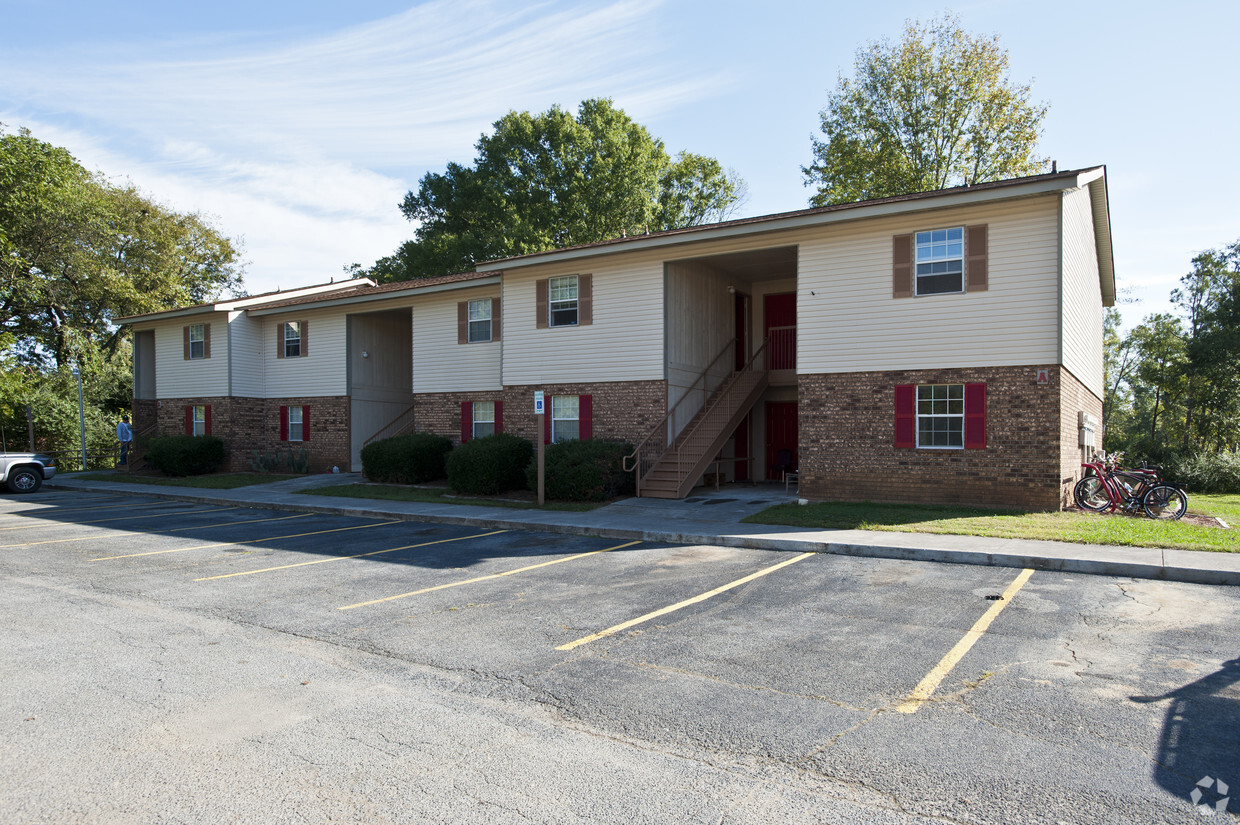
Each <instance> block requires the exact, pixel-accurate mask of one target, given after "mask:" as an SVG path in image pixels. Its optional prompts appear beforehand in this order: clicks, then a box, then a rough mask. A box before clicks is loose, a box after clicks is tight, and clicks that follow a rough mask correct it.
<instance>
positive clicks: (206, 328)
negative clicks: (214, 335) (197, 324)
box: [202, 324, 211, 358]
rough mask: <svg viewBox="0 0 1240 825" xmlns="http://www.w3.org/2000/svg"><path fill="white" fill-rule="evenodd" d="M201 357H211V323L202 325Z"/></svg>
mask: <svg viewBox="0 0 1240 825" xmlns="http://www.w3.org/2000/svg"><path fill="white" fill-rule="evenodd" d="M202 357H203V358H210V357H211V325H210V324H203V325H202Z"/></svg>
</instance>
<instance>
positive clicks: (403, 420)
mask: <svg viewBox="0 0 1240 825" xmlns="http://www.w3.org/2000/svg"><path fill="white" fill-rule="evenodd" d="M415 406H417V405H416V404H410V405H409V408H408V409H406V410H405V411H404V412H402V413H401V414H400V415H398V416H396V417H395V418H393V419H392V420H391V421H389V422H388V423H386V424H384V425H383V426H382V427H380V428H379V429H378V430H377V431H376V432H375V434H374V435H372V436H371V437H370V438H368V439H366V440H365V441H363V442H362V446H363V447H365V446H366V445H367V444H369V443H370V442H372V441H378V440H379V439H380V438H387V437H389V436H393V435H400V434H401V433H403V432H405V431H406V430H408V429H409V428H410V427H412V426H413V408H414V407H415Z"/></svg>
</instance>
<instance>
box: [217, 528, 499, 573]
mask: <svg viewBox="0 0 1240 825" xmlns="http://www.w3.org/2000/svg"><path fill="white" fill-rule="evenodd" d="M507 532H508V531H507V530H492V531H491V532H490V533H479V534H477V535H476V536H458V537H457V538H454V539H439V540H438V541H424V542H422V543H421V544H406V545H405V546H404V547H393V548H391V549H389V550H372V551H371V552H369V553H357V554H355V555H352V556H332V557H331V558H327V559H315V560H314V561H299V562H297V563H295V564H282V565H280V566H279V567H264V568H263V569H261V570H243V571H242V572H240V573H224V574H222V575H219V576H204V577H203V578H201V579H194V581H196V582H209V581H215V580H216V579H231V578H234V577H236V576H253V575H254V574H255V573H270V572H272V571H273V570H288V569H289V568H291V567H306V566H308V565H311V564H327V563H328V562H329V561H344V560H346V559H364V558H366V557H367V556H382V555H383V554H384V553H395V552H396V551H397V550H412V549H413V548H415V547H429V546H430V545H432V544H447V543H448V542H452V541H464V540H465V539H480V538H482V537H484V536H497V535H499V534H500V533H507Z"/></svg>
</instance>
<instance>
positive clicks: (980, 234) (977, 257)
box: [964, 223, 990, 292]
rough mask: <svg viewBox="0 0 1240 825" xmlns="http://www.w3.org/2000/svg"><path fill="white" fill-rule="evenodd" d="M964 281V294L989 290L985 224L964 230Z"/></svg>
mask: <svg viewBox="0 0 1240 825" xmlns="http://www.w3.org/2000/svg"><path fill="white" fill-rule="evenodd" d="M964 254H965V262H964V280H965V284H966V286H965V291H966V292H985V291H986V290H987V289H989V288H990V274H989V271H988V268H987V256H988V246H987V239H986V224H984V223H982V224H978V225H977V226H967V227H965V230H964Z"/></svg>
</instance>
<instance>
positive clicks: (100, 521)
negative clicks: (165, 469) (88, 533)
mask: <svg viewBox="0 0 1240 825" xmlns="http://www.w3.org/2000/svg"><path fill="white" fill-rule="evenodd" d="M236 509H237V508H236V507H222V508H219V509H216V510H192V511H188V512H186V511H182V510H178V511H174V512H170V513H148V514H147V515H145V516H112V517H111V518H97V519H93V520H91V521H43V522H39V523H38V524H22V525H19V526H17V527H0V530H33V529H35V528H38V527H70V526H73V525H75V524H103V523H104V522H107V521H126V520H128V521H132V520H133V519H136V518H159V517H160V516H162V515H168V516H179V515H186V516H192V515H197V514H198V513H219V512H222V511H223V510H236Z"/></svg>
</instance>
